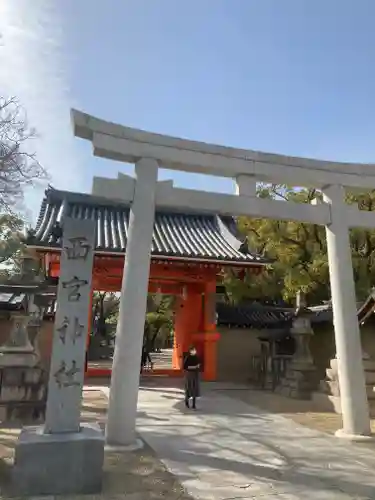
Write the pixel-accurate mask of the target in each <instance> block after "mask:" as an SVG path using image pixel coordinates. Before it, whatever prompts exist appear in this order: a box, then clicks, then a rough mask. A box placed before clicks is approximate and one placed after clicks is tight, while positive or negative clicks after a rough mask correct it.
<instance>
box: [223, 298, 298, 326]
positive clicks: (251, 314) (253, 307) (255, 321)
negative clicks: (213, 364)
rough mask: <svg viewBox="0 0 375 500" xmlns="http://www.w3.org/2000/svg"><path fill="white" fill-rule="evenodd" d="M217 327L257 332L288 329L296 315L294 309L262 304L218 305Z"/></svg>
mask: <svg viewBox="0 0 375 500" xmlns="http://www.w3.org/2000/svg"><path fill="white" fill-rule="evenodd" d="M216 312H217V325H218V326H231V327H237V328H255V329H257V330H262V329H273V328H277V329H278V328H288V327H290V326H291V320H292V317H293V315H294V310H293V309H286V308H280V307H274V306H263V305H260V304H256V303H254V304H250V305H248V304H246V305H239V306H234V305H231V304H225V303H218V304H217V305H216Z"/></svg>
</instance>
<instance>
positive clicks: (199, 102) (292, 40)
mask: <svg viewBox="0 0 375 500" xmlns="http://www.w3.org/2000/svg"><path fill="white" fill-rule="evenodd" d="M3 2H5V4H7V6H8V18H7V19H8V20H9V19H11V24H12V23H21V21H19V19H20V18H22V16H20V13H22V12H23V21H22V22H23V28H22V29H23V34H24V38H23V42H22V43H20V44H18V45H17V44H16V41H17V37H19V36H20V35H19V32H20V31H22V30H18V31H17V30H13V31H12V32H10V30H9V29H8V31H6V34H7V37H8V38H7V37H4V39H5V40H4V43H5V51H6V50H7V40H9V43H8V51H10V54H11V55H12V54H13V52H14V51H17V57H18V58H19V59H20V60H21V59H22V61H23V64H24V65H27V64H29V66H28V69H29V71H28V75H30V76H29V77H28V76H27V75H26V79H27V81H28V83H27V84H25V82H24V81H22V82H21V81H20V82H19V83H18V84H17V85H15V88H14V91H13V93H17V95H18V94H20V98H22V97H24V99H23V100H24V101H26V102H25V105H26V106H29V107H30V109H31V108H32V109H33V113H30V119H32V121H33V124H34V125H35V126H36V127H37V128H38V131H39V133H40V139H39V143H38V154H39V153H40V156H41V158H42V159H43V163H44V164H45V166H46V167H47V168H48V169H49V170H50V172H51V174H52V177H53V184H54V185H55V186H56V187H62V188H65V189H71V190H84V191H89V190H90V187H91V180H92V176H93V175H107V176H115V175H116V173H117V171H118V170H122V171H130V170H129V168H127V167H126V166H123V165H121V164H119V163H111V162H106V161H104V160H101V159H95V158H94V157H93V156H92V154H91V149H90V145H89V144H88V143H85V142H83V141H80V140H78V139H74V138H73V137H72V132H71V128H70V123H69V114H68V113H69V107H71V106H75V107H77V108H78V109H81V110H83V111H86V112H88V113H91V114H94V115H97V116H100V117H102V118H104V119H108V120H111V121H115V122H120V123H123V124H125V125H128V126H133V127H138V128H142V129H146V130H150V131H154V132H159V133H165V134H170V135H174V136H179V137H184V138H190V139H196V140H201V141H205V142H213V143H219V144H224V145H228V146H238V147H245V148H249V149H255V150H263V151H270V152H278V153H284V154H289V155H301V156H311V157H317V158H325V159H337V160H343V161H363V162H366V161H368V162H371V161H374V159H375V141H374V138H375V120H374V116H375V100H374V89H375V64H374V61H375V30H374V29H373V20H374V19H375V2H374V1H373V0H190V1H185V2H183V1H176V0H158V1H156V0H107V1H106V2H99V1H98V2H93V1H92V0H79V1H77V0H64V1H61V2H55V3H56V4H57V5H54V6H53V8H52V7H51V5H50V4H51V2H49V1H48V0H33V2H30V1H29V0H3ZM52 3H53V2H52ZM28 4H29V5H28ZM31 4H32V8H33V12H32V15H30V8H31V7H30V5H31ZM38 9H39V11H38ZM0 11H1V8H0ZM11 11H12V12H11ZM0 14H1V12H0ZM11 14H12V15H11ZM0 17H1V16H0ZM5 18H6V16H5ZM31 18H32V19H31ZM3 19H4V16H3ZM0 23H1V21H0ZM30 23H31V24H30ZM32 23H34V24H32ZM8 25H9V22H8ZM28 26H29V27H30V29H29V31H28V30H27V27H28ZM3 28H4V27H3ZM0 29H1V24H0ZM5 30H7V28H6V27H5ZM30 33H31V34H32V33H37V35H36V36H35V37H34V38H39V42H38V41H37V40H36V41H35V40H32V39H31V35H30ZM34 42H35V50H34V51H33V54H34V57H35V58H36V59H37V55H35V54H36V53H37V52H38V51H39V52H40V57H39V59H38V62H37V63H34V65H33V66H32V65H31V63H30V62H29V59H30V57H33V56H31V55H30V54H31V49H30V44H31V43H34ZM9 47H10V48H9ZM23 54H24V55H23ZM14 59H16V58H14V57H12V60H14ZM8 60H9V59H8ZM14 71H15V69H14ZM8 76H9V75H8ZM8 80H9V81H8V83H11V85H14V82H15V78H14V77H13V78H10V77H9V78H8ZM0 83H2V82H1V78H0ZM11 85H9V88H11ZM27 85H28V88H27V89H26V86H27ZM18 87H19V89H20V91H19V92H18ZM32 87H33V88H32ZM34 87H37V90H36V89H35V88H34ZM36 102H37V103H38V106H36V105H35V103H36ZM47 114H48V117H47ZM43 115H45V116H43ZM162 177H163V178H174V179H175V180H176V183H177V184H179V185H181V186H186V187H200V188H202V189H209V190H219V191H228V190H231V189H232V186H231V183H230V182H228V181H226V180H223V179H213V180H212V179H207V178H203V177H200V176H194V175H191V174H185V173H176V172H173V173H171V172H163V173H162ZM39 199H40V193H39V194H38V195H37V194H36V193H35V192H34V193H32V194H30V195H29V198H28V200H29V204H30V205H31V208H32V209H33V210H34V212H35V208H36V207H37V205H38V202H39Z"/></svg>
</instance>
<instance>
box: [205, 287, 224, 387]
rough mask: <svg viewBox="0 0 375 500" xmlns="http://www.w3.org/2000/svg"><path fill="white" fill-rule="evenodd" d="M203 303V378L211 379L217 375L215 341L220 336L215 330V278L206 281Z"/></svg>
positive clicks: (214, 378)
mask: <svg viewBox="0 0 375 500" xmlns="http://www.w3.org/2000/svg"><path fill="white" fill-rule="evenodd" d="M203 303H204V307H203V321H204V324H203V332H204V333H203V342H204V351H203V352H204V371H203V379H204V380H207V381H210V380H211V381H212V380H216V375H217V341H218V340H219V338H220V336H219V333H218V332H217V331H216V278H215V279H213V280H212V281H209V282H207V283H206V285H205V290H204V298H203Z"/></svg>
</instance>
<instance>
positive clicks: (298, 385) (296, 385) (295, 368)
mask: <svg viewBox="0 0 375 500" xmlns="http://www.w3.org/2000/svg"><path fill="white" fill-rule="evenodd" d="M312 315H313V313H312V312H311V311H310V310H309V309H308V308H307V306H306V301H305V297H304V295H303V293H302V292H299V293H298V294H297V300H296V311H295V315H294V318H293V323H292V328H291V329H290V333H291V335H292V336H293V338H294V339H295V346H296V348H295V352H294V355H293V357H292V360H291V362H290V364H289V366H288V369H287V371H286V374H285V377H284V378H283V380H282V383H281V386H280V388H279V391H278V392H281V393H282V394H284V395H286V396H289V397H292V398H298V399H310V397H311V394H312V392H313V391H314V390H315V388H316V386H317V384H318V382H319V381H318V380H317V373H316V367H315V365H314V361H313V357H312V355H311V352H310V340H311V337H312V335H313V334H314V331H313V329H312V327H311V316H312Z"/></svg>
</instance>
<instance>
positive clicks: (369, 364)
mask: <svg viewBox="0 0 375 500" xmlns="http://www.w3.org/2000/svg"><path fill="white" fill-rule="evenodd" d="M362 363H363V369H364V370H365V371H366V372H367V371H369V372H375V361H373V360H372V359H363V360H362ZM329 365H330V367H331V369H332V370H333V371H334V372H335V373H337V371H338V368H337V359H336V358H333V359H331V361H330V363H329Z"/></svg>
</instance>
